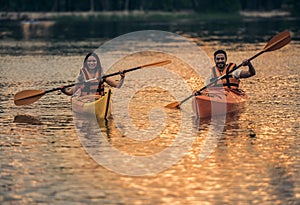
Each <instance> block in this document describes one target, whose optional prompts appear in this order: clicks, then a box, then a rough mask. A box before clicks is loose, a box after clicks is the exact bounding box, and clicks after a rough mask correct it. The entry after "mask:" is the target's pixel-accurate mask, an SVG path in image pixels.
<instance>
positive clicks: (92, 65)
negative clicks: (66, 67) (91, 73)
mask: <svg viewBox="0 0 300 205" xmlns="http://www.w3.org/2000/svg"><path fill="white" fill-rule="evenodd" d="M87 66H88V67H89V69H95V68H96V67H97V59H96V58H95V57H94V56H89V57H88V59H87Z"/></svg>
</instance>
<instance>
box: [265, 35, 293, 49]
mask: <svg viewBox="0 0 300 205" xmlns="http://www.w3.org/2000/svg"><path fill="white" fill-rule="evenodd" d="M291 40H292V38H291V35H290V32H288V31H283V32H281V33H279V34H277V35H276V36H274V37H273V38H272V39H271V40H270V41H269V42H268V44H267V45H266V46H265V47H264V51H265V52H268V51H275V50H277V49H280V48H282V47H283V46H285V45H287V44H288V43H289V42H291Z"/></svg>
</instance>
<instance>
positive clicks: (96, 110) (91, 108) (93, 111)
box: [72, 90, 111, 119]
mask: <svg viewBox="0 0 300 205" xmlns="http://www.w3.org/2000/svg"><path fill="white" fill-rule="evenodd" d="M72 110H73V112H75V113H78V114H84V115H95V116H96V117H97V119H107V118H108V117H110V115H111V90H108V92H106V93H105V95H104V96H100V95H87V96H78V97H73V98H72Z"/></svg>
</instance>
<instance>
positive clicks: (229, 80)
mask: <svg viewBox="0 0 300 205" xmlns="http://www.w3.org/2000/svg"><path fill="white" fill-rule="evenodd" d="M235 67H236V64H235V63H229V64H226V66H225V68H224V70H223V71H222V72H220V71H219V69H218V68H217V67H216V66H214V67H212V79H211V81H213V80H214V79H216V78H218V77H220V76H222V75H224V74H228V73H229V72H230V71H231V70H232V69H234V68H235ZM239 84H240V80H237V79H235V78H234V77H233V76H232V75H231V74H228V75H226V77H225V78H223V79H221V80H219V81H217V82H216V83H215V84H214V85H213V86H214V87H221V86H224V87H228V88H231V89H238V88H239Z"/></svg>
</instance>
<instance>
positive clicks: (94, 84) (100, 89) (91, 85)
mask: <svg viewBox="0 0 300 205" xmlns="http://www.w3.org/2000/svg"><path fill="white" fill-rule="evenodd" d="M80 72H81V73H82V76H83V80H84V81H87V80H89V79H92V78H96V79H97V80H93V81H89V82H86V83H84V84H83V86H82V87H81V95H82V96H84V95H101V96H104V84H103V83H104V80H103V79H100V78H101V74H100V71H99V70H97V71H96V73H95V76H92V74H91V73H90V72H89V70H88V69H87V68H85V67H84V68H81V70H80ZM99 81H100V82H99Z"/></svg>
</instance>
